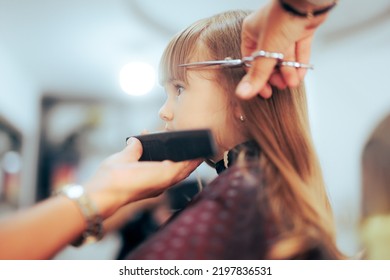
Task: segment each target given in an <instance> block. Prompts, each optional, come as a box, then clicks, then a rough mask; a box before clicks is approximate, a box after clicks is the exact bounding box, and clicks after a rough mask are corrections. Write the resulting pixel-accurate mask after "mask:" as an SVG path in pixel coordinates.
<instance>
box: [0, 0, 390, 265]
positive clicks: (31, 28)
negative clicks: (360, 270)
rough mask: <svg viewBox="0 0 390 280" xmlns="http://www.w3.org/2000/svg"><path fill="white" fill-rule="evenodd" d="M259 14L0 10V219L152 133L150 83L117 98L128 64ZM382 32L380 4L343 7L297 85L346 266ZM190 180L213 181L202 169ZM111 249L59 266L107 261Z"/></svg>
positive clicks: (127, 7) (154, 106)
mask: <svg viewBox="0 0 390 280" xmlns="http://www.w3.org/2000/svg"><path fill="white" fill-rule="evenodd" d="M263 3H265V1H264V0H241V1H233V0H214V1H206V0H198V1H193V2H190V1H179V0H166V1H153V0H110V1H105V0H83V1H76V0H32V1H25V0H0V61H1V63H0V123H1V124H2V125H0V146H1V147H0V161H1V166H2V172H1V175H0V182H1V185H0V216H1V215H5V214H6V213H9V212H12V211H14V210H15V209H17V208H20V207H26V206H29V205H31V204H33V203H34V202H36V201H37V200H39V199H41V198H43V197H44V196H45V195H47V194H48V192H47V190H49V188H51V187H53V185H56V184H60V183H62V182H66V181H67V180H77V181H82V180H83V179H85V178H87V177H88V176H90V175H91V173H92V172H93V170H95V169H96V167H97V165H98V164H99V162H100V160H101V159H103V158H104V157H106V156H107V155H109V154H111V153H113V152H115V151H118V150H120V149H122V148H123V145H124V141H125V140H124V139H125V138H126V137H127V136H130V135H135V134H139V133H140V131H141V130H142V129H144V128H146V129H149V130H151V131H153V130H157V129H159V128H161V121H160V120H159V119H158V115H157V111H158V109H159V107H160V106H161V105H162V103H163V100H164V95H165V94H164V92H163V89H162V88H161V87H159V86H158V85H157V82H156V80H153V77H152V76H151V74H144V76H148V77H149V76H150V77H152V84H151V86H150V87H149V89H146V93H145V94H144V95H138V96H132V95H129V94H126V93H125V92H124V90H123V89H122V88H121V84H120V81H119V77H120V71H121V69H122V68H123V67H124V66H125V65H126V64H127V63H131V62H142V63H147V64H149V65H150V66H151V67H152V68H154V69H155V70H157V66H158V62H159V57H160V55H161V53H162V51H163V49H164V47H165V45H166V44H167V42H168V41H169V39H170V38H171V37H172V36H173V35H174V34H175V33H176V32H178V31H180V30H181V29H183V28H184V27H186V26H187V25H189V24H191V23H192V22H193V21H195V20H197V19H199V18H202V17H205V16H209V15H212V14H215V13H217V12H220V11H224V10H228V9H236V8H240V9H256V8H258V7H259V6H261V5H262V4H263ZM389 30H390V3H389V2H388V1H387V0H376V1H375V2H370V1H364V0H342V1H340V3H339V5H338V7H337V8H336V9H335V10H334V11H332V13H331V15H330V17H329V20H328V21H327V22H326V23H325V24H324V25H323V26H322V27H321V29H320V30H319V32H318V33H317V34H316V38H315V41H314V47H313V51H312V61H311V62H312V63H313V64H314V65H315V70H314V71H312V72H311V73H309V74H308V75H307V79H306V82H307V91H308V97H309V110H310V117H311V122H312V131H313V136H314V140H315V144H316V147H317V150H318V154H319V157H320V160H321V163H322V166H323V170H324V175H325V180H326V183H327V186H328V189H329V194H330V197H331V200H332V204H333V207H334V212H335V217H336V222H337V229H338V243H339V246H340V248H341V249H342V250H343V251H344V252H345V253H346V254H348V255H350V256H354V255H355V254H356V253H357V252H358V251H359V249H360V248H359V241H358V236H357V227H358V220H359V211H360V199H361V197H360V154H361V150H362V147H363V145H364V143H365V140H366V138H367V136H368V134H369V133H370V132H371V129H373V127H374V125H375V124H376V123H377V122H378V121H379V120H380V119H381V118H382V117H383V116H384V114H386V113H388V112H390V90H389V86H388V81H389V74H388V65H390V31H389ZM128 75H130V76H128V79H131V78H132V76H134V74H128ZM137 79H138V80H139V78H137ZM132 83H133V84H134V83H135V82H132ZM132 83H130V86H131V85H132ZM141 84H144V85H145V84H147V81H143V82H142V83H141ZM122 86H123V85H122ZM125 86H126V85H125ZM128 86H129V85H128ZM18 141H19V142H20V145H16V144H15V143H16V142H18ZM13 143H14V144H13ZM49 173H50V174H49ZM199 174H200V176H201V177H202V178H204V179H205V180H206V181H207V180H209V179H211V178H212V177H213V176H214V173H213V171H210V170H209V169H208V168H207V167H202V168H201V169H200V171H199ZM42 190H44V191H42ZM114 243H115V242H114ZM114 243H113V242H111V241H107V242H106V245H102V246H101V247H91V248H89V249H86V250H84V251H83V252H80V251H70V252H69V253H68V254H65V255H64V256H63V258H83V257H85V258H112V254H113V253H112V250H113V249H112V248H117V247H118V244H117V243H115V244H116V245H115V246H114V245H113V244H114ZM110 248H111V249H110ZM110 250H111V251H110ZM107 251H109V252H108V253H107ZM96 252H100V254H98V253H96ZM59 258H61V256H59Z"/></svg>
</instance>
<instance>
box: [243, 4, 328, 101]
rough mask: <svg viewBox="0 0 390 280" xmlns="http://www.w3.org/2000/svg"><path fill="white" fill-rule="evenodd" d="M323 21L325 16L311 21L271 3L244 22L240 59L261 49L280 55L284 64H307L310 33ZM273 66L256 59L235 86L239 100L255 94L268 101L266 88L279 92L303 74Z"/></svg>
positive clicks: (267, 60) (274, 63)
mask: <svg viewBox="0 0 390 280" xmlns="http://www.w3.org/2000/svg"><path fill="white" fill-rule="evenodd" d="M325 19H326V15H321V16H318V17H314V18H312V19H306V18H299V17H296V16H292V15H290V14H288V13H287V12H285V11H284V10H283V9H282V8H281V6H280V4H279V2H278V1H276V0H272V1H270V3H268V4H267V5H266V6H264V7H262V8H260V9H259V10H258V11H256V12H254V13H252V14H251V15H249V16H248V17H247V18H246V19H245V20H244V23H243V29H242V34H241V39H242V43H241V52H242V56H250V55H251V54H252V53H253V52H255V51H258V50H265V51H270V52H279V53H282V54H283V55H284V60H286V61H298V62H301V63H309V59H310V49H311V42H312V39H313V35H314V32H315V30H316V29H317V27H318V26H319V25H320V24H321V23H322V22H323V21H324V20H325ZM276 63H277V61H276V60H275V59H271V58H257V59H256V60H255V61H254V62H253V64H252V66H251V67H250V68H249V70H248V73H247V75H246V76H245V77H244V78H243V79H242V81H241V82H240V84H239V85H238V87H237V95H238V96H240V97H241V98H243V99H250V98H252V97H254V96H256V95H257V94H260V95H261V96H262V97H264V98H269V97H271V95H272V90H271V86H270V85H273V86H276V87H278V88H280V89H284V88H286V87H287V86H288V87H295V86H297V85H298V84H299V83H300V82H301V81H302V80H303V78H304V76H305V74H306V71H305V70H304V69H296V68H293V67H281V68H275V66H276Z"/></svg>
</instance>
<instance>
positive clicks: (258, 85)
mask: <svg viewBox="0 0 390 280" xmlns="http://www.w3.org/2000/svg"><path fill="white" fill-rule="evenodd" d="M276 62H277V61H276V59H272V58H263V57H262V58H257V59H255V60H254V62H253V63H252V65H251V67H250V69H249V71H248V73H247V74H246V75H245V76H244V78H243V79H242V80H241V82H240V83H239V84H238V87H237V89H236V94H237V95H238V96H239V97H241V98H242V99H250V98H252V97H254V96H256V95H257V94H258V93H260V95H261V96H263V89H264V87H265V85H266V83H267V81H268V79H269V77H270V75H271V73H272V71H273V69H274V67H275V65H276ZM263 97H265V98H266V97H269V96H263Z"/></svg>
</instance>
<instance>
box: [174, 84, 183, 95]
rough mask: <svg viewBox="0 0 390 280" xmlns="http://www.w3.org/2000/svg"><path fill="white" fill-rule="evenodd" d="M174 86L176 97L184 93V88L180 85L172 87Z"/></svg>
mask: <svg viewBox="0 0 390 280" xmlns="http://www.w3.org/2000/svg"><path fill="white" fill-rule="evenodd" d="M174 86H175V89H176V92H177V96H180V95H181V94H182V93H183V91H184V87H183V86H182V85H179V84H177V85H174Z"/></svg>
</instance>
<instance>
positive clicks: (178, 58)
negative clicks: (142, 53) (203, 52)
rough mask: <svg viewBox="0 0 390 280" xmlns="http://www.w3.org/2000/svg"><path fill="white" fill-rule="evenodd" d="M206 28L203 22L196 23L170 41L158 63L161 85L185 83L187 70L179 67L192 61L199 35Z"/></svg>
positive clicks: (199, 39) (199, 41) (198, 43)
mask: <svg viewBox="0 0 390 280" xmlns="http://www.w3.org/2000/svg"><path fill="white" fill-rule="evenodd" d="M206 27H207V26H206V24H205V21H204V20H201V21H198V22H197V23H196V24H194V25H193V26H191V28H187V29H186V30H184V31H183V32H181V33H179V34H177V35H176V36H175V37H174V38H173V39H172V40H171V41H170V43H169V44H168V46H167V47H166V49H165V51H164V53H163V55H162V57H161V61H160V84H161V85H164V84H165V83H167V82H170V81H172V80H180V81H184V82H187V73H186V72H187V70H186V68H185V67H179V65H180V64H184V63H189V62H190V61H191V60H192V59H194V57H195V55H196V53H197V50H198V46H199V45H200V44H201V41H202V40H201V38H200V35H201V33H202V31H203V30H204V29H205V28H206Z"/></svg>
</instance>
